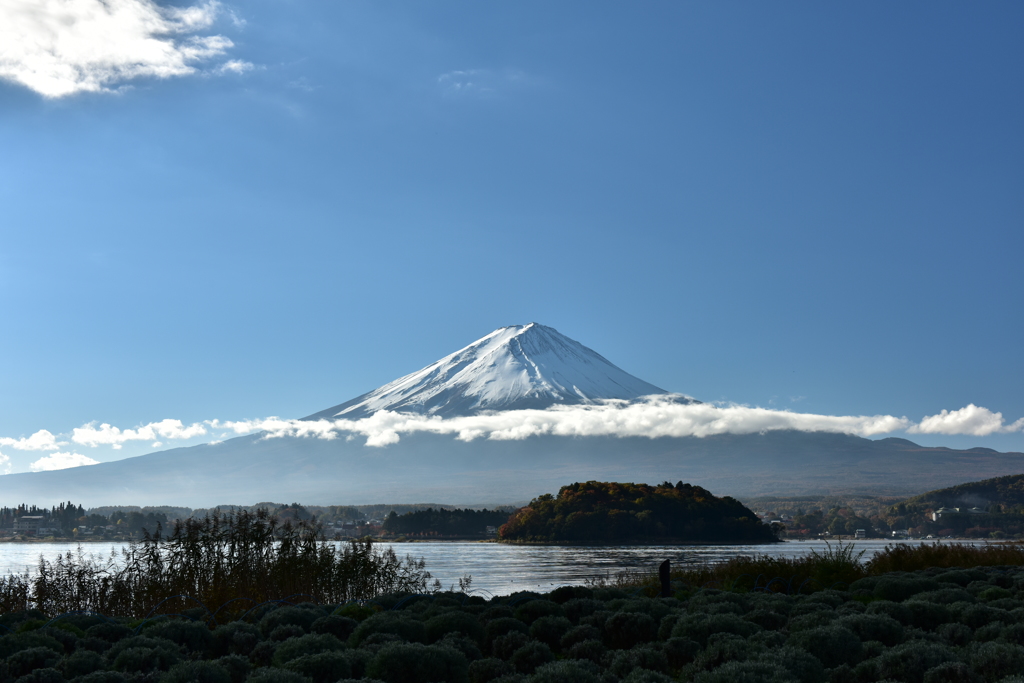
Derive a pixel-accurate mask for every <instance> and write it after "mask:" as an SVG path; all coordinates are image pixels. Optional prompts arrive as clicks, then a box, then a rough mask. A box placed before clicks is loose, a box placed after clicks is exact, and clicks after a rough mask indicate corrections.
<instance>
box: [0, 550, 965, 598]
mask: <svg viewBox="0 0 1024 683" xmlns="http://www.w3.org/2000/svg"><path fill="white" fill-rule="evenodd" d="M922 542H923V541H885V540H861V541H855V542H851V544H852V545H853V546H854V549H855V552H860V551H861V550H863V551H864V559H865V560H867V559H869V558H871V557H872V556H873V555H874V554H875V553H877V552H879V551H880V550H882V549H883V548H885V546H886V545H890V544H892V543H901V544H915V545H916V544H918V543H922ZM927 542H928V543H932V542H933V541H927ZM966 542H968V543H969V542H970V541H966ZM975 543H982V542H981V541H978V542H975ZM380 545H383V546H391V547H393V548H394V549H395V552H396V553H397V554H398V556H399V557H405V556H406V555H412V556H413V557H415V558H417V559H418V558H421V557H422V558H423V559H424V560H425V561H426V566H427V571H429V572H430V573H431V574H432V575H433V576H434V577H435V578H437V579H440V581H441V583H442V584H443V585H444V587H445V588H447V587H448V586H450V585H456V586H457V583H458V580H459V578H460V577H462V576H465V575H466V574H469V575H470V576H472V577H473V583H472V588H473V592H474V593H478V594H480V595H483V596H485V597H486V596H488V595H506V594H508V593H514V592H515V591H524V590H536V591H549V590H553V589H554V588H557V587H558V586H564V585H572V584H581V583H583V582H584V581H586V580H587V579H594V578H598V577H603V576H610V575H614V574H615V573H617V572H620V571H623V570H627V569H652V570H656V569H657V566H658V565H659V564H660V563H661V562H662V561H664V560H671V561H672V564H673V565H683V564H687V563H693V562H705V561H707V562H723V561H725V560H728V559H729V558H732V557H736V556H739V555H771V556H773V557H799V556H801V555H806V554H808V553H810V552H811V551H812V550H817V551H819V552H820V551H822V550H825V549H826V545H825V543H824V542H823V541H787V542H785V543H778V544H774V545H716V546H707V545H704V546H678V545H673V546H522V545H503V544H500V543H469V542H467V543H461V542H434V543H430V542H428V543H381V544H380ZM832 545H833V546H835V543H833V544H832ZM115 547H116V548H120V545H119V544H118V545H103V544H101V543H88V544H82V545H81V548H82V551H83V552H84V553H85V554H86V555H93V556H96V557H106V556H109V554H110V552H111V550H112V549H114V548H115ZM78 548H79V544H77V543H74V542H63V543H0V574H2V575H7V574H10V573H12V572H16V573H25V572H28V573H32V571H33V569H34V567H35V566H36V565H37V564H38V562H39V557H40V556H43V557H45V558H46V559H48V560H53V559H55V558H56V557H57V556H58V555H62V554H65V553H67V552H76V551H77V549H78Z"/></svg>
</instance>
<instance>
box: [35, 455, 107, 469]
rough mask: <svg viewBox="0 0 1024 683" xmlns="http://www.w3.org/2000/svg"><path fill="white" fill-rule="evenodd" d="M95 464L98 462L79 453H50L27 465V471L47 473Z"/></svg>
mask: <svg viewBox="0 0 1024 683" xmlns="http://www.w3.org/2000/svg"><path fill="white" fill-rule="evenodd" d="M96 464H98V461H96V460H93V459H92V458H89V457H86V456H84V455H82V454H81V453H51V454H50V455H44V456H43V457H41V458H39V459H38V460H36V461H35V462H34V463H32V464H31V465H29V469H31V470H32V471H33V472H49V471H50V470H66V469H68V468H69V467H82V466H83V465H96Z"/></svg>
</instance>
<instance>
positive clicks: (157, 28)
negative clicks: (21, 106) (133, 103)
mask: <svg viewBox="0 0 1024 683" xmlns="http://www.w3.org/2000/svg"><path fill="white" fill-rule="evenodd" d="M219 11H220V6H219V4H218V3H217V2H214V1H212V0H211V1H207V2H205V3H203V4H199V5H194V6H191V7H162V6H160V5H157V4H156V3H155V2H153V0H2V1H0V78H5V79H8V80H11V81H14V82H16V83H20V84H22V85H24V86H27V87H28V88H31V89H32V90H34V91H35V92H37V93H39V94H41V95H43V96H45V97H64V96H66V95H72V94H74V93H78V92H100V91H110V90H111V89H112V87H113V86H116V85H118V84H121V83H124V82H125V81H129V80H131V79H133V78H138V77H143V76H150V77H156V78H169V77H172V76H185V75H188V74H193V73H195V72H196V68H195V66H193V64H195V63H196V62H201V61H203V60H206V59H210V58H212V57H217V56H220V55H223V54H224V53H225V52H226V51H227V50H228V49H229V48H231V47H233V45H234V44H233V43H232V42H231V40H229V39H228V38H225V37H224V36H220V35H205V36H199V35H188V34H194V33H196V32H199V31H203V30H204V29H208V28H209V27H210V26H211V25H212V24H213V22H214V19H215V18H216V17H217V15H218V13H219ZM243 64H246V62H241V61H238V60H232V61H229V62H227V63H226V64H225V65H224V66H222V67H221V69H225V68H226V69H227V70H228V71H235V72H240V71H239V69H243V67H242V65H243ZM228 65H232V66H228Z"/></svg>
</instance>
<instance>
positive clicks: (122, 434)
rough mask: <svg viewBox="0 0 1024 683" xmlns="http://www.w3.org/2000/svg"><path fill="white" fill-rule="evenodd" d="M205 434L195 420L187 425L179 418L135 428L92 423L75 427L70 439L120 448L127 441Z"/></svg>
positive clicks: (187, 437) (94, 445)
mask: <svg viewBox="0 0 1024 683" xmlns="http://www.w3.org/2000/svg"><path fill="white" fill-rule="evenodd" d="M204 434H206V427H204V426H203V424H202V423H200V422H196V423H195V424H191V425H189V426H187V427H186V426H185V425H184V424H182V422H181V420H171V419H167V420H161V421H160V422H150V423H149V424H147V425H143V426H141V427H137V428H136V429H124V430H122V429H119V428H117V427H114V426H111V425H109V424H107V423H103V424H101V425H100V426H99V427H97V426H96V425H95V423H93V424H87V425H83V426H81V427H76V428H75V429H74V430H73V431H72V433H71V440H72V441H74V442H75V443H77V444H79V445H82V446H92V447H96V446H112V447H114V448H120V447H121V444H123V443H125V442H127V441H158V440H159V439H161V438H162V439H191V438H194V437H197V436H203V435H204Z"/></svg>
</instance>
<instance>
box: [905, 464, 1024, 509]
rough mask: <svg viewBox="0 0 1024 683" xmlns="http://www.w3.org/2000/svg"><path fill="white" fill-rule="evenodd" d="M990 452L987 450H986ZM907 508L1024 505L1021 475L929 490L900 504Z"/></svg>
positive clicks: (1023, 477) (1022, 476) (1023, 481)
mask: <svg viewBox="0 0 1024 683" xmlns="http://www.w3.org/2000/svg"><path fill="white" fill-rule="evenodd" d="M985 450H989V449H985ZM903 504H904V505H906V506H907V507H908V508H921V509H924V508H932V509H938V508H942V507H946V508H957V507H967V508H972V507H980V508H988V507H989V506H990V505H1004V506H1008V507H1021V506H1024V474H1010V475H1007V476H1005V477H994V478H992V479H984V480H982V481H971V482H966V483H963V484H957V485H956V486H950V487H948V488H944V489H939V490H936V491H928V492H927V493H922V494H921V495H919V496H914V497H913V498H908V499H907V500H905V501H903Z"/></svg>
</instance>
